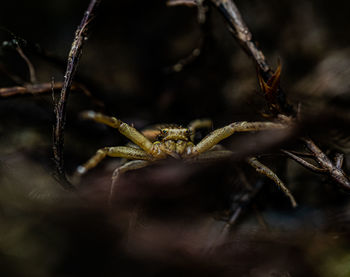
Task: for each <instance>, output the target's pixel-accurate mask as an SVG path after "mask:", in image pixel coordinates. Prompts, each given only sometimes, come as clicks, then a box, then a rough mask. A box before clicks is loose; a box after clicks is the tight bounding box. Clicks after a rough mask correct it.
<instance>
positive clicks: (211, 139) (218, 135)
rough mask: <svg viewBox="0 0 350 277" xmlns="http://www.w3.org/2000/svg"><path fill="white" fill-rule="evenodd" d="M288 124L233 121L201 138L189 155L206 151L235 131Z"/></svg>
mask: <svg viewBox="0 0 350 277" xmlns="http://www.w3.org/2000/svg"><path fill="white" fill-rule="evenodd" d="M287 127H288V125H286V124H282V123H274V122H246V121H243V122H235V123H231V124H230V125H227V126H225V127H222V128H220V129H217V130H215V131H213V132H211V133H210V134H209V135H207V136H206V137H205V138H204V139H202V140H201V141H200V142H199V143H198V144H197V145H196V146H194V147H193V148H192V153H189V155H198V154H201V153H203V152H206V151H208V150H209V149H211V148H212V147H213V146H215V145H216V144H218V143H219V142H220V141H222V140H223V139H225V138H227V137H229V136H231V135H233V134H234V133H236V132H252V131H262V130H271V129H285V128H287Z"/></svg>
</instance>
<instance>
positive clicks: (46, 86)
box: [0, 82, 104, 107]
mask: <svg viewBox="0 0 350 277" xmlns="http://www.w3.org/2000/svg"><path fill="white" fill-rule="evenodd" d="M62 87H63V82H57V83H56V82H55V83H54V85H53V86H52V82H50V83H41V84H26V85H23V86H14V87H7V88H0V98H5V97H14V96H20V95H27V94H28V95H33V94H34V95H35V94H41V93H47V92H52V89H53V90H59V89H62ZM70 90H78V91H82V92H83V93H84V94H85V95H86V96H87V97H89V98H91V99H92V101H93V102H94V103H95V104H96V105H97V106H99V107H103V106H104V104H103V102H101V101H100V100H98V99H96V98H95V97H94V96H93V95H92V93H91V92H90V91H89V90H88V89H87V88H86V87H85V86H84V85H83V84H81V83H77V82H74V83H73V84H72V85H71V87H70Z"/></svg>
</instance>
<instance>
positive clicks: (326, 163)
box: [303, 138, 350, 191]
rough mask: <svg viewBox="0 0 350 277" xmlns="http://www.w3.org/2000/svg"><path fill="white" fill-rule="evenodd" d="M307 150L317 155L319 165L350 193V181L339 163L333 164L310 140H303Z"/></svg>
mask: <svg viewBox="0 0 350 277" xmlns="http://www.w3.org/2000/svg"><path fill="white" fill-rule="evenodd" d="M303 141H304V142H305V144H306V146H307V148H308V149H309V150H310V151H311V152H312V153H313V154H314V155H315V160H316V161H317V163H318V164H319V165H320V166H321V167H322V168H323V169H325V170H326V171H327V173H328V175H329V176H330V177H331V178H332V179H334V180H335V181H336V182H337V183H338V184H339V185H340V186H341V187H342V188H343V189H344V190H346V191H350V180H349V177H348V176H347V175H346V174H345V172H344V171H343V170H342V169H341V168H339V167H337V164H339V163H337V162H336V163H333V162H332V161H331V160H330V159H329V158H328V157H327V155H326V154H324V153H323V152H322V150H321V149H320V148H319V147H318V146H317V145H316V144H315V143H314V142H313V141H312V140H311V139H309V138H303Z"/></svg>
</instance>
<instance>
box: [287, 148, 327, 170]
mask: <svg viewBox="0 0 350 277" xmlns="http://www.w3.org/2000/svg"><path fill="white" fill-rule="evenodd" d="M281 152H283V153H284V154H286V155H287V156H288V157H290V158H291V159H293V160H294V161H296V162H297V163H299V164H300V165H302V166H303V167H305V168H307V169H309V170H311V171H313V172H315V173H325V172H327V170H325V169H324V168H319V167H317V166H315V165H313V164H311V163H309V162H307V161H305V160H304V159H302V158H300V157H298V156H297V155H295V154H293V153H292V152H290V151H287V150H281ZM313 157H314V156H313Z"/></svg>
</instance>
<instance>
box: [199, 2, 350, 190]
mask: <svg viewBox="0 0 350 277" xmlns="http://www.w3.org/2000/svg"><path fill="white" fill-rule="evenodd" d="M210 1H211V2H212V3H213V4H214V5H215V6H216V7H217V8H218V10H219V11H220V12H221V14H222V15H223V17H224V18H225V20H226V21H227V23H228V26H229V30H230V32H231V33H232V35H233V36H234V37H235V38H236V39H237V40H238V42H239V44H240V45H241V47H242V48H243V49H244V50H245V52H246V53H247V54H248V55H249V56H250V57H251V58H252V59H253V60H254V62H255V63H256V65H257V67H258V69H259V72H260V74H261V77H262V78H263V80H264V81H265V83H266V84H268V82H269V80H270V78H272V77H273V76H274V74H275V72H273V71H272V70H271V69H270V67H269V65H268V63H267V61H266V58H265V56H264V54H263V53H262V51H261V50H260V49H259V48H258V47H257V46H256V44H255V43H254V42H253V40H252V34H251V32H250V30H249V28H248V27H247V25H246V24H245V22H244V20H243V18H242V16H241V14H240V12H239V10H238V8H237V6H236V5H235V3H234V2H233V0H210ZM196 2H197V1H196ZM197 4H198V3H197ZM276 100H277V103H278V107H277V111H279V112H280V113H282V114H285V115H289V114H291V115H295V114H296V112H295V111H294V109H293V107H291V106H290V105H289V104H288V103H287V100H286V95H285V93H284V92H283V91H282V89H281V87H280V86H279V85H278V88H277V93H276ZM272 108H273V109H274V107H272ZM304 142H305V144H306V146H307V147H308V148H309V150H310V151H311V152H312V153H313V154H314V156H315V160H316V161H317V163H318V164H319V165H320V166H321V170H319V169H318V168H317V167H315V168H313V166H312V165H311V164H309V163H308V164H307V165H306V161H304V163H303V165H304V166H307V167H308V168H309V169H311V168H313V170H314V171H315V170H316V171H319V173H320V172H321V171H322V173H324V172H327V174H328V175H329V176H330V177H332V178H333V179H334V180H336V181H337V182H338V183H339V184H340V185H341V187H342V188H343V189H345V190H347V191H349V190H350V180H349V177H348V176H347V175H346V174H345V172H344V171H343V170H342V169H341V168H340V165H341V163H342V161H341V160H342V159H341V158H338V160H336V162H335V164H333V163H332V161H331V160H330V159H329V158H328V157H327V156H326V155H325V154H324V153H323V152H322V151H321V150H320V148H319V147H318V146H317V145H316V144H315V143H314V142H313V141H312V140H311V139H310V138H305V139H304ZM291 154H292V153H290V152H289V153H288V155H289V156H290V157H293V159H294V160H296V161H298V162H301V160H299V159H298V157H296V156H295V155H293V154H292V155H291Z"/></svg>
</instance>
